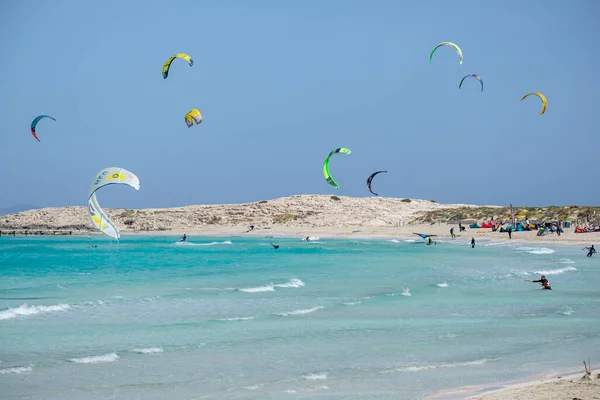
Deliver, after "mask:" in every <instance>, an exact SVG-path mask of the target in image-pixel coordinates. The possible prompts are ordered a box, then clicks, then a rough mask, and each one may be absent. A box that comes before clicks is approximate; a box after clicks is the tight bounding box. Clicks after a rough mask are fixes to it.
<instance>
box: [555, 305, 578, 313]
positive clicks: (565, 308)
mask: <svg viewBox="0 0 600 400" xmlns="http://www.w3.org/2000/svg"><path fill="white" fill-rule="evenodd" d="M558 312H559V313H560V314H563V315H571V314H573V312H574V311H573V309H572V308H571V307H569V306H562V307H561V308H559V309H558Z"/></svg>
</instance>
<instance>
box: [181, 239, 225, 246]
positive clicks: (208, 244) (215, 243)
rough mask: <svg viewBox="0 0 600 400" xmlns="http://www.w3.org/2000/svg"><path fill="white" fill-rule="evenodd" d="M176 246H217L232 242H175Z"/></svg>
mask: <svg viewBox="0 0 600 400" xmlns="http://www.w3.org/2000/svg"><path fill="white" fill-rule="evenodd" d="M175 244H176V245H178V246H218V245H227V244H233V243H232V242H231V240H225V241H223V242H210V243H194V242H175Z"/></svg>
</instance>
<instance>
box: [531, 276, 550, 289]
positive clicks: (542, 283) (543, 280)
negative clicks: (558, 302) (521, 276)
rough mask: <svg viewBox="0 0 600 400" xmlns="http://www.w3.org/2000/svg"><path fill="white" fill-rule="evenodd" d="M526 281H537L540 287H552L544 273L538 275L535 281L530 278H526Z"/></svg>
mask: <svg viewBox="0 0 600 400" xmlns="http://www.w3.org/2000/svg"><path fill="white" fill-rule="evenodd" d="M527 282H529V283H539V284H540V286H541V287H542V289H546V290H552V288H551V287H550V282H548V279H546V277H545V276H544V275H542V276H541V277H540V279H538V280H537V281H530V280H528V281H527Z"/></svg>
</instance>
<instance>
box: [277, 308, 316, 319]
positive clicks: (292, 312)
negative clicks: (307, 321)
mask: <svg viewBox="0 0 600 400" xmlns="http://www.w3.org/2000/svg"><path fill="white" fill-rule="evenodd" d="M323 308H325V306H316V307H312V308H307V309H304V310H294V311H288V312H283V313H278V314H275V315H279V316H281V317H289V316H290V315H303V314H310V313H312V312H315V311H317V310H321V309H323Z"/></svg>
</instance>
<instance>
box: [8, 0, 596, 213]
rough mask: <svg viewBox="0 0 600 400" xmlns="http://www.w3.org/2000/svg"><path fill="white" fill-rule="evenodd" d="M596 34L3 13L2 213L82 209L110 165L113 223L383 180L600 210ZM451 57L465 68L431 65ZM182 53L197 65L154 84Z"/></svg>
mask: <svg viewBox="0 0 600 400" xmlns="http://www.w3.org/2000/svg"><path fill="white" fill-rule="evenodd" d="M599 20H600V2H599V1H594V0H590V1H583V0H581V1H571V2H566V1H536V0H528V1H514V0H509V1H501V2H490V1H483V2H482V1H452V2H450V1H443V0H441V1H417V0H407V1H392V0H390V1H380V0H369V1H367V0H363V1H352V0H350V1H347V0H344V1H333V0H332V1H323V0H303V1H294V2H292V1H279V0H272V1H262V0H255V1H217V0H215V1H210V2H209V1H199V0H195V1H194V0H190V1H164V0H161V1H154V0H145V1H135V0H132V1H118V0H117V1H113V0H108V1H102V2H90V1H80V0H67V1H63V0H53V1H18V0H6V1H2V2H0V37H1V38H2V39H1V40H0V54H2V62H0V76H1V78H0V110H2V111H1V114H2V118H1V119H0V124H1V125H0V163H1V167H0V171H1V176H2V183H1V185H0V207H7V206H11V205H14V204H19V203H27V204H34V205H37V206H66V205H84V204H86V201H87V194H88V188H89V185H90V183H91V181H92V179H93V178H94V175H95V174H96V173H97V172H98V171H100V170H101V169H103V168H105V167H109V166H116V167H122V168H126V169H128V170H130V171H132V172H134V173H135V174H137V175H138V177H139V178H140V182H141V188H140V191H139V192H136V191H135V190H133V189H131V188H129V187H120V186H109V187H107V188H104V189H103V190H102V193H100V192H99V193H98V199H99V202H100V203H101V204H102V206H105V207H129V208H142V207H167V206H180V205H189V204H212V203H237V202H249V201H257V200H262V199H270V198H274V197H281V196H288V195H293V194H303V193H322V194H336V195H347V196H367V195H370V194H369V193H368V192H367V190H366V188H365V181H366V178H367V176H368V175H369V174H370V173H371V172H374V171H376V170H381V169H383V170H388V171H389V173H388V174H381V175H379V176H378V177H377V178H375V180H374V182H373V189H374V191H375V192H378V193H379V194H380V195H382V196H389V197H410V198H423V199H428V200H436V201H438V202H443V203H449V202H452V203H454V202H461V203H475V204H499V205H504V204H508V203H513V204H514V205H552V204H556V205H563V204H587V205H598V201H599V200H600V181H599V176H598V172H599V171H600V158H599V156H598V154H599V148H598V129H597V122H596V120H597V118H596V117H597V116H596V112H598V110H597V108H598V104H599V102H598V95H599V92H600V84H599V83H598V82H599V80H598V68H599V65H600V56H599V52H598V49H597V48H598V43H597V41H598V38H600V23H599V22H598V21H599ZM442 41H451V42H455V43H457V44H458V45H459V46H460V47H461V48H462V50H463V53H464V63H463V64H462V65H460V64H459V62H458V57H457V54H456V53H455V52H454V51H453V50H451V49H450V48H441V49H439V50H438V51H437V52H436V54H435V56H434V59H433V62H432V63H431V64H430V63H429V53H430V52H431V50H432V49H433V47H434V46H435V45H436V44H437V43H439V42H442ZM179 52H184V53H188V54H189V55H190V56H191V57H192V58H193V60H194V66H193V67H191V68H190V67H189V66H188V65H187V63H185V61H183V60H180V59H179V60H175V62H174V63H173V65H172V67H171V71H170V74H169V77H168V78H167V79H163V78H162V75H161V68H162V65H163V63H164V62H165V61H166V60H167V59H168V58H169V57H170V56H172V55H174V54H175V53H179ZM470 73H476V74H479V75H480V76H481V77H482V78H483V81H484V85H485V87H484V91H483V93H482V92H480V86H479V83H478V82H477V81H476V80H474V79H469V80H466V81H465V83H464V84H463V87H462V89H460V90H458V83H459V81H460V79H461V78H462V77H463V76H464V75H466V74H470ZM533 91H539V92H542V93H544V94H545V95H546V97H547V98H548V109H547V111H546V113H545V114H544V115H542V116H540V115H539V112H540V109H541V102H540V100H539V98H537V97H535V96H531V97H529V98H527V99H526V100H524V101H522V102H521V101H520V99H521V97H522V96H523V95H525V94H526V93H529V92H533ZM192 108H198V109H199V110H200V111H201V112H202V115H203V117H204V122H202V124H201V125H199V126H194V127H192V128H189V129H188V128H187V127H186V124H185V122H184V118H183V117H184V115H185V113H186V112H188V111H189V110H191V109H192ZM39 114H49V115H52V116H54V117H55V118H56V120H57V121H56V122H53V121H51V120H49V119H46V120H43V121H41V122H40V124H39V125H38V128H37V133H38V137H39V138H40V139H41V143H38V142H37V141H36V140H35V139H34V138H33V137H32V136H31V134H30V132H29V125H30V123H31V120H32V119H33V118H34V117H35V116H37V115H39ZM337 147H348V148H350V149H351V150H352V154H351V155H349V156H347V155H338V156H337V157H336V158H335V159H334V160H332V162H331V165H330V168H331V173H332V175H333V176H334V178H335V179H336V181H337V182H338V183H339V184H340V189H338V190H336V189H335V188H333V187H331V186H329V185H328V184H327V183H326V182H325V180H324V179H323V175H322V164H323V160H324V159H325V157H326V156H327V154H328V153H329V152H330V151H331V150H333V149H335V148H337Z"/></svg>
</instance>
